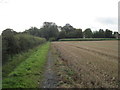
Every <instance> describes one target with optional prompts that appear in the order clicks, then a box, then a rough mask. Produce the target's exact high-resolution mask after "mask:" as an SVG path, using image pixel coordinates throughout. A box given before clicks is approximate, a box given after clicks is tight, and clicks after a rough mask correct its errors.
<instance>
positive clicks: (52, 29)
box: [41, 22, 59, 40]
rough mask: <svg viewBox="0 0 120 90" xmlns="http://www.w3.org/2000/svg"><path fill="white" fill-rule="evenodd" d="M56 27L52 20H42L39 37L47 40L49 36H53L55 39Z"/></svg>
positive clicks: (56, 34)
mask: <svg viewBox="0 0 120 90" xmlns="http://www.w3.org/2000/svg"><path fill="white" fill-rule="evenodd" d="M58 34H59V31H58V27H57V25H56V24H55V23H53V22H44V23H43V27H42V28H41V37H44V38H46V39H47V40H49V39H50V38H53V39H54V40H56V39H57V38H58Z"/></svg>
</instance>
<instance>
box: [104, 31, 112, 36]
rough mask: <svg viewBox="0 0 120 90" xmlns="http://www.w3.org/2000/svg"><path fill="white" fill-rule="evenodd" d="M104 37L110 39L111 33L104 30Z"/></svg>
mask: <svg viewBox="0 0 120 90" xmlns="http://www.w3.org/2000/svg"><path fill="white" fill-rule="evenodd" d="M105 37H106V38H111V37H112V31H110V30H108V29H106V30H105Z"/></svg>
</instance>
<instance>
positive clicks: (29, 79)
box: [3, 42, 50, 88]
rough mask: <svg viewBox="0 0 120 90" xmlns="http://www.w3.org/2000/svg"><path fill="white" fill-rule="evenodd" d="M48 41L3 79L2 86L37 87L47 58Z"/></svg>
mask: <svg viewBox="0 0 120 90" xmlns="http://www.w3.org/2000/svg"><path fill="white" fill-rule="evenodd" d="M49 46H50V42H48V43H45V44H43V45H42V46H40V47H38V50H37V51H35V52H34V53H33V54H32V55H31V56H29V57H28V58H27V59H26V60H24V61H23V62H22V63H21V64H20V65H19V66H17V67H16V68H15V69H14V71H13V72H11V73H9V74H8V77H7V78H5V79H4V80H3V88H38V87H39V86H40V85H39V84H40V81H41V80H42V77H43V76H42V75H43V71H44V65H45V62H46V60H47V54H48V51H49Z"/></svg>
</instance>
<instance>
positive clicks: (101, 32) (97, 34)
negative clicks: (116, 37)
mask: <svg viewBox="0 0 120 90" xmlns="http://www.w3.org/2000/svg"><path fill="white" fill-rule="evenodd" d="M104 37H105V32H104V30H103V29H99V31H94V32H93V38H104Z"/></svg>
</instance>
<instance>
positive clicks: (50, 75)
mask: <svg viewBox="0 0 120 90" xmlns="http://www.w3.org/2000/svg"><path fill="white" fill-rule="evenodd" d="M54 62H55V59H54V57H53V55H52V52H51V50H50V51H49V53H48V61H47V65H46V71H45V73H44V77H45V78H44V80H43V84H42V88H55V87H56V82H57V80H56V75H55V72H54Z"/></svg>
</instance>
